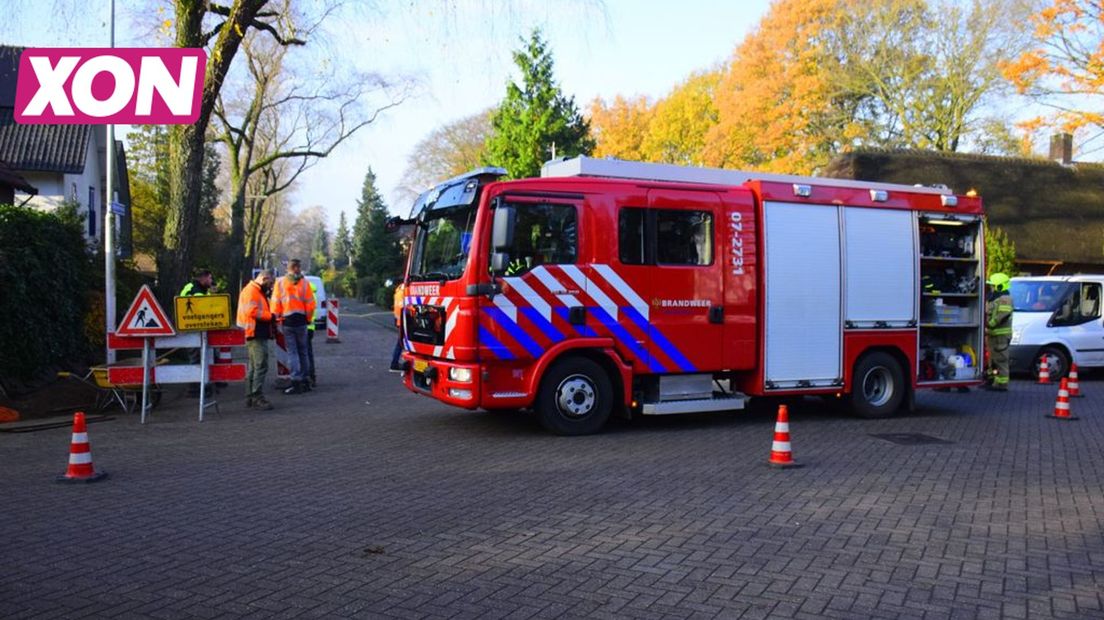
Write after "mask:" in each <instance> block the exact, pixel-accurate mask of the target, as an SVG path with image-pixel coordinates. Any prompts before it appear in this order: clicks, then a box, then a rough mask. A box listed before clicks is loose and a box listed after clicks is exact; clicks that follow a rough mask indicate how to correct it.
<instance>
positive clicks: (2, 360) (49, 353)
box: [0, 205, 93, 379]
mask: <svg viewBox="0 0 1104 620" xmlns="http://www.w3.org/2000/svg"><path fill="white" fill-rule="evenodd" d="M92 275H93V270H92V264H91V258H90V255H89V253H88V247H87V245H86V244H85V240H84V236H83V235H82V233H81V225H80V222H79V220H75V219H74V218H72V217H65V216H64V215H63V216H60V217H59V216H58V215H54V214H51V213H45V212H41V211H37V210H34V209H29V208H25V207H15V206H12V205H0V287H2V288H0V290H2V291H3V292H2V293H0V316H3V317H5V320H3V321H0V376H3V377H8V378H13V379H29V378H31V377H33V376H34V375H35V374H36V372H37V371H39V370H40V369H42V368H46V367H49V366H67V365H69V364H70V363H72V362H75V361H82V360H83V357H84V356H85V355H86V354H87V353H88V350H89V347H88V342H87V339H86V336H85V330H84V321H85V319H86V315H88V313H89V305H90V302H89V298H88V292H89V289H90V287H89V283H90V278H91V277H92Z"/></svg>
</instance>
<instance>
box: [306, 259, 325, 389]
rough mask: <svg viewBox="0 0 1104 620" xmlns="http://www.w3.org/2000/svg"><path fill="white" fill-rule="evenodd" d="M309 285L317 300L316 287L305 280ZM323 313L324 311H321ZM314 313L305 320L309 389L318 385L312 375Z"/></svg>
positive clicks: (313, 374) (315, 376)
mask: <svg viewBox="0 0 1104 620" xmlns="http://www.w3.org/2000/svg"><path fill="white" fill-rule="evenodd" d="M307 283H308V284H310V289H311V295H314V298H315V299H318V287H316V286H315V285H314V282H311V281H310V280H307ZM322 311H323V312H325V309H323V310H322ZM315 314H316V313H315V312H311V315H310V318H309V319H308V320H307V360H308V361H309V362H310V371H309V372H307V380H308V381H310V387H311V388H314V387H316V386H317V385H318V375H316V374H315V373H314V330H315V324H314V316H315Z"/></svg>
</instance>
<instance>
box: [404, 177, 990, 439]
mask: <svg viewBox="0 0 1104 620" xmlns="http://www.w3.org/2000/svg"><path fill="white" fill-rule="evenodd" d="M504 175H505V171H504V170H502V169H495V168H484V169H480V170H476V171H473V172H472V173H469V174H467V175H463V176H460V177H457V178H454V179H451V180H449V181H446V182H444V183H442V184H441V185H439V186H437V187H435V188H433V189H432V190H430V191H428V192H426V193H425V194H423V195H421V196H420V197H419V198H418V200H417V201H416V203H415V205H414V209H413V212H412V220H413V221H414V222H415V223H416V224H417V225H416V227H415V229H416V233H415V239H414V243H413V246H412V249H411V255H410V259H409V264H408V268H407V275H406V297H405V300H404V304H403V312H402V337H403V345H404V349H405V350H404V353H403V356H402V359H403V381H404V383H405V385H406V386H407V387H408V388H409V389H410V390H411V391H413V392H415V393H417V394H421V395H424V396H429V397H432V398H436V399H438V400H440V401H442V402H445V403H448V404H451V405H455V406H457V407H462V408H466V409H476V408H484V409H490V410H498V409H520V408H532V409H534V410H535V411H536V413H537V414H538V415H539V417H540V419H541V421H542V423H543V424H544V425H545V427H547V428H548V429H549V430H551V431H553V432H556V433H560V434H568V435H576V434H586V433H593V432H596V431H598V430H600V429H601V428H602V426H603V425H604V424H605V423H606V421H607V419H608V418H609V416H610V415H613V414H617V415H627V416H632V415H664V414H675V413H689V412H703V411H728V410H735V409H741V408H743V406H744V404H745V402H746V401H747V399H748V398H750V397H753V396H797V395H828V396H840V397H846V398H848V399H849V400H850V402H851V404H852V406H853V408H854V410H855V411H856V412H857V413H858V414H859V415H862V416H864V417H882V416H887V415H891V414H892V413H893V412H894V411H896V410H898V409H899V408H901V407H902V406H903V405H907V404H908V403H910V402H911V397H912V394H913V392H914V390H915V389H916V388H921V387H955V386H969V385H976V384H978V383H980V380H981V377H982V371H981V360H982V359H984V357H983V355H984V354H983V350H982V346H983V342H984V338H983V332H982V325H983V323H984V321H983V320H982V319H983V316H982V312H983V304H982V294H983V286H982V284H981V283H982V277H983V274H984V273H985V270H984V264H983V256H984V251H983V246H982V244H983V237H984V236H983V235H982V234H981V216H982V207H981V200H980V199H979V198H977V197H972V196H956V195H953V194H952V193H951V192H950V191H949V190H947V189H946V188H942V187H934V188H933V187H911V186H905V185H891V184H885V183H868V182H862V181H851V180H839V179H827V178H815V177H798V176H789V175H770V174H761V173H754V172H741V171H735V170H722V169H710V168H690V167H680V166H671V165H664V164H647V163H639V162H627V161H619V160H610V159H592V158H587V157H579V158H574V159H570V160H561V161H554V162H549V163H548V164H546V165H545V167H544V169H543V171H542V176H541V177H540V178H533V179H521V180H512V181H498V180H497V179H499V178H500V177H502V176H504Z"/></svg>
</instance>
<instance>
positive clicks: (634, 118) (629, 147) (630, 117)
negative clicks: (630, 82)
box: [589, 95, 652, 161]
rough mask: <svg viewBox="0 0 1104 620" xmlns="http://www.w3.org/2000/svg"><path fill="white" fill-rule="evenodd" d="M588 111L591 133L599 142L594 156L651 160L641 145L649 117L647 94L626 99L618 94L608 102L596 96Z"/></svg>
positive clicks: (648, 123)
mask: <svg viewBox="0 0 1104 620" xmlns="http://www.w3.org/2000/svg"><path fill="white" fill-rule="evenodd" d="M589 112H590V133H591V135H592V136H594V138H595V140H596V141H597V143H598V145H597V146H596V147H595V148H594V156H595V157H616V158H617V159H630V160H635V161H650V159H649V158H648V157H647V155H646V154H645V153H644V151H643V148H642V147H643V144H644V138H645V137H646V136H647V134H648V127H649V125H650V123H651V120H652V105H651V103H650V102H649V101H648V98H647V97H643V96H640V97H635V98H632V99H626V98H625V97H622V96H621V95H617V96H615V97H614V98H613V101H612V102H610V103H609V104H607V103H606V102H605V101H603V100H602V99H595V100H594V101H592V102H591V103H590V110H589Z"/></svg>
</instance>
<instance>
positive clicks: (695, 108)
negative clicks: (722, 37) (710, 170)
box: [641, 71, 720, 166]
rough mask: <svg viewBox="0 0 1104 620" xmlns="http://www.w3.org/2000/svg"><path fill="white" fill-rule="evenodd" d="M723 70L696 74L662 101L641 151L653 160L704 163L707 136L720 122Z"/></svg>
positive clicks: (654, 113) (687, 163)
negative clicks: (718, 94)
mask: <svg viewBox="0 0 1104 620" xmlns="http://www.w3.org/2000/svg"><path fill="white" fill-rule="evenodd" d="M719 80H720V72H719V71H705V72H701V73H695V74H693V75H691V76H690V77H689V78H687V79H686V81H684V82H683V83H681V84H679V85H678V86H676V87H675V88H674V89H673V90H672V91H671V92H670V93H669V94H668V95H667V96H666V97H664V98H663V99H661V100H660V101H658V102H657V103H656V105H655V109H654V112H653V115H652V122H651V125H649V126H648V132H647V135H645V137H644V143H643V144H642V145H641V150H642V151H643V152H644V153H645V155H646V156H647V159H648V160H649V161H657V162H663V163H666V164H680V165H684V166H700V165H702V164H703V163H704V160H703V159H702V149H703V147H704V146H705V136H706V135H707V134H708V133H709V130H710V129H711V128H712V127H713V126H714V125H716V124H717V107H716V106H715V105H714V104H713V98H714V97H715V96H716V91H717V82H718V81H719Z"/></svg>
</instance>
